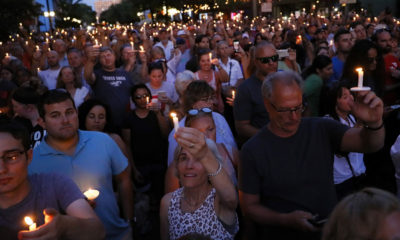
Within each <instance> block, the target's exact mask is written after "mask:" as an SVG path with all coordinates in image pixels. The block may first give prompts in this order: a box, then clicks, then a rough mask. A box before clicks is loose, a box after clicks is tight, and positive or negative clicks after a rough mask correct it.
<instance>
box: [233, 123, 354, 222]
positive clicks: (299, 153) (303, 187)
mask: <svg viewBox="0 0 400 240" xmlns="http://www.w3.org/2000/svg"><path fill="white" fill-rule="evenodd" d="M347 129H348V127H347V126H345V125H343V124H340V123H339V122H337V121H334V120H331V119H323V118H304V119H302V121H301V123H300V126H299V129H298V131H297V132H296V133H295V134H294V135H293V136H291V137H288V138H281V137H278V136H276V135H274V134H273V133H272V132H271V131H269V129H268V128H267V127H266V126H265V127H264V128H262V129H261V130H260V131H259V132H258V133H257V135H255V136H254V137H253V138H251V139H250V140H249V141H248V142H247V143H246V144H244V146H243V148H242V150H241V158H240V167H239V169H241V171H240V172H239V189H240V190H241V191H243V192H245V193H249V194H256V195H259V196H260V201H261V204H262V205H264V206H266V207H268V208H269V209H272V210H274V211H277V212H280V213H289V212H292V211H295V210H303V211H307V212H310V213H312V214H318V215H319V216H320V217H321V218H326V217H327V216H328V215H329V214H330V212H331V211H332V209H333V207H334V206H335V204H336V194H335V190H334V185H333V156H334V153H335V152H339V150H340V144H341V141H342V137H343V135H344V133H345V131H347Z"/></svg>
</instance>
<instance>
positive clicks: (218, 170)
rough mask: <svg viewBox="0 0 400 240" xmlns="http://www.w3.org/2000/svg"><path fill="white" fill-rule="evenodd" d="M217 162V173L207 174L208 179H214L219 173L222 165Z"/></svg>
mask: <svg viewBox="0 0 400 240" xmlns="http://www.w3.org/2000/svg"><path fill="white" fill-rule="evenodd" d="M217 162H218V169H217V171H215V173H209V174H208V176H209V177H215V176H217V175H218V174H219V173H220V172H221V169H222V164H221V163H220V162H219V161H217Z"/></svg>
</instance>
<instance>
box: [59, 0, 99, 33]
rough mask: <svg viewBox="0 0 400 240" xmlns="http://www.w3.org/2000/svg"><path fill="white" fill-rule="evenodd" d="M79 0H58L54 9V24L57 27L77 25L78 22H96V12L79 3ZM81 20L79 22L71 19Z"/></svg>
mask: <svg viewBox="0 0 400 240" xmlns="http://www.w3.org/2000/svg"><path fill="white" fill-rule="evenodd" d="M80 2H81V0H77V1H75V2H70V1H68V0H60V1H59V3H58V6H59V7H58V9H57V11H56V17H57V18H56V26H57V27H59V28H68V27H78V26H79V25H80V24H84V23H86V24H90V23H92V22H96V12H95V11H93V10H92V8H91V7H90V6H88V5H86V4H83V3H80ZM74 18H75V19H78V20H81V21H82V22H81V23H78V22H76V21H72V20H73V19H74Z"/></svg>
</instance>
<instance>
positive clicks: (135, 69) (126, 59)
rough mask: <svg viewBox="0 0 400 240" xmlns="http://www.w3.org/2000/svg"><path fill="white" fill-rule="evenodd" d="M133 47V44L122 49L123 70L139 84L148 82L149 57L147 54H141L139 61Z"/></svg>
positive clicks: (125, 45)
mask: <svg viewBox="0 0 400 240" xmlns="http://www.w3.org/2000/svg"><path fill="white" fill-rule="evenodd" d="M132 48H133V46H132V45H131V44H124V45H122V47H121V63H122V65H121V66H120V68H121V69H125V70H126V71H127V72H128V73H129V75H130V79H132V81H133V82H134V84H137V83H144V82H146V77H147V56H146V54H145V53H142V52H139V54H138V56H139V57H140V61H139V60H138V59H137V54H136V52H135V50H132Z"/></svg>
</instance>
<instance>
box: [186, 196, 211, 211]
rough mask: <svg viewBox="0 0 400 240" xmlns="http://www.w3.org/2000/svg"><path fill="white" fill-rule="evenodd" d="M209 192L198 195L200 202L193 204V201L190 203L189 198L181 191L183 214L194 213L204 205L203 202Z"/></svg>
mask: <svg viewBox="0 0 400 240" xmlns="http://www.w3.org/2000/svg"><path fill="white" fill-rule="evenodd" d="M209 192H210V191H207V192H206V193H202V194H201V195H200V198H198V199H200V201H195V202H194V203H193V201H192V202H191V201H190V200H189V198H188V197H187V196H185V192H184V191H183V192H182V199H183V202H184V203H185V204H182V206H181V207H182V210H183V211H185V212H194V211H196V210H197V209H198V208H199V207H200V206H201V205H202V204H203V203H204V201H205V200H206V198H207V196H208V194H209ZM185 205H186V206H185Z"/></svg>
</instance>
